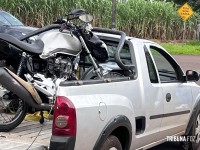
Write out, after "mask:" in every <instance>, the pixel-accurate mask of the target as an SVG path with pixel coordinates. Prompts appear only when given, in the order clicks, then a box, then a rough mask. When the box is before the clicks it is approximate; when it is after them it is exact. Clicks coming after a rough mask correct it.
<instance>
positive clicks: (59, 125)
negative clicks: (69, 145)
mask: <svg viewBox="0 0 200 150" xmlns="http://www.w3.org/2000/svg"><path fill="white" fill-rule="evenodd" d="M52 134H53V135H59V136H64V135H68V136H76V110H75V107H74V105H73V103H72V102H71V101H70V100H69V99H68V98H66V97H63V96H58V97H57V99H56V102H55V106H54V114H53V126H52Z"/></svg>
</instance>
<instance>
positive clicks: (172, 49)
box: [161, 41, 200, 55]
mask: <svg viewBox="0 0 200 150" xmlns="http://www.w3.org/2000/svg"><path fill="white" fill-rule="evenodd" d="M161 45H162V46H163V47H164V48H165V49H166V50H167V51H168V52H169V53H170V54H172V55H178V54H179V55H200V41H188V42H186V43H178V44H174V43H173V44H171V43H162V44H161Z"/></svg>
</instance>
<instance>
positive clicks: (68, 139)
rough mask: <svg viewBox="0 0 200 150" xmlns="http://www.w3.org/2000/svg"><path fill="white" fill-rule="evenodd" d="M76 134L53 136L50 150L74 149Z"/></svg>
mask: <svg viewBox="0 0 200 150" xmlns="http://www.w3.org/2000/svg"><path fill="white" fill-rule="evenodd" d="M75 141H76V137H75V136H55V135H52V136H51V140H50V146H49V150H73V149H74V147H75Z"/></svg>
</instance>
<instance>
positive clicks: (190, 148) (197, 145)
mask: <svg viewBox="0 0 200 150" xmlns="http://www.w3.org/2000/svg"><path fill="white" fill-rule="evenodd" d="M187 136H189V137H188V138H186V139H191V141H187V142H182V143H181V149H182V150H199V149H200V111H199V112H198V114H197V116H196V117H195V120H194V121H193V123H192V127H191V130H190V132H189V134H188V135H187ZM187 136H186V137H187Z"/></svg>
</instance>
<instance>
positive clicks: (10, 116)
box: [0, 84, 27, 132]
mask: <svg viewBox="0 0 200 150" xmlns="http://www.w3.org/2000/svg"><path fill="white" fill-rule="evenodd" d="M26 110H27V104H26V103H25V102H24V101H23V100H21V99H19V98H18V97H17V96H16V95H14V94H12V93H11V92H9V91H7V90H6V89H5V88H4V87H2V85H1V84H0V132H7V131H10V130H12V129H14V128H16V127H17V126H18V125H19V124H20V123H21V122H22V121H23V120H24V118H25V116H26Z"/></svg>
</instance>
